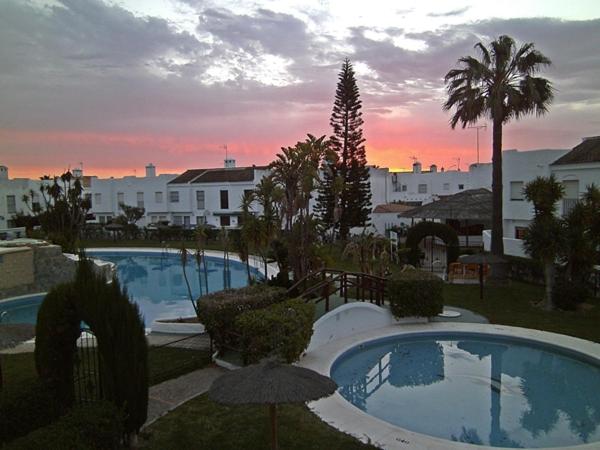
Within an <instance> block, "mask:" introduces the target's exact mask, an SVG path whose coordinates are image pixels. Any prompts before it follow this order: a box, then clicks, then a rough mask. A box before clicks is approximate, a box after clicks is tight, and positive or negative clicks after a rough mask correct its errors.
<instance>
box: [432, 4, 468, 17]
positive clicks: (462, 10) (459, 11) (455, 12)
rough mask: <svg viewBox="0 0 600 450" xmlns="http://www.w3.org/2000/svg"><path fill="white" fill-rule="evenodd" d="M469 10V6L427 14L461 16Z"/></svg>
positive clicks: (433, 15)
mask: <svg viewBox="0 0 600 450" xmlns="http://www.w3.org/2000/svg"><path fill="white" fill-rule="evenodd" d="M468 10H469V7H468V6H465V7H464V8H457V9H453V10H450V11H446V12H433V13H429V14H427V15H428V16H429V17H452V16H460V15H461V14H464V13H466V12H467V11H468Z"/></svg>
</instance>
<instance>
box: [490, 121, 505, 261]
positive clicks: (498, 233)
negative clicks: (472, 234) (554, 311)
mask: <svg viewBox="0 0 600 450" xmlns="http://www.w3.org/2000/svg"><path fill="white" fill-rule="evenodd" d="M498 115H499V114H498ZM493 127H494V129H493V137H492V148H493V154H492V245H491V250H492V254H494V255H496V256H503V255H504V241H503V240H502V239H503V230H502V119H501V118H494V124H493Z"/></svg>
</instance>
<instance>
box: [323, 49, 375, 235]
mask: <svg viewBox="0 0 600 450" xmlns="http://www.w3.org/2000/svg"><path fill="white" fill-rule="evenodd" d="M338 80H339V81H338V85H337V89H336V92H335V101H334V104H333V111H332V113H331V119H330V121H329V123H330V125H331V127H332V128H333V134H332V136H331V138H330V146H331V149H332V150H333V151H335V152H336V154H337V156H338V158H337V159H338V160H337V163H336V165H337V167H336V168H335V169H336V170H335V172H336V174H337V176H339V177H340V178H341V180H343V187H342V189H341V192H340V194H339V204H338V205H335V204H334V202H332V201H331V195H330V194H329V193H327V192H325V191H326V188H327V186H324V189H323V191H324V192H323V194H324V195H320V196H319V207H320V210H321V211H324V212H325V214H321V217H322V219H329V218H333V217H335V214H334V212H333V210H332V208H335V207H336V206H338V207H339V234H340V237H341V238H342V239H346V238H347V237H348V234H349V232H350V228H352V227H361V226H365V225H367V223H368V220H369V213H370V212H371V183H370V181H369V168H368V167H367V158H366V153H365V146H364V142H365V139H364V138H363V134H362V125H363V119H362V112H361V108H362V102H361V101H360V94H359V92H358V86H357V85H356V78H355V76H354V69H353V68H352V64H351V63H350V61H349V60H348V59H346V60H345V61H344V63H343V64H342V70H341V71H340V74H339V77H338Z"/></svg>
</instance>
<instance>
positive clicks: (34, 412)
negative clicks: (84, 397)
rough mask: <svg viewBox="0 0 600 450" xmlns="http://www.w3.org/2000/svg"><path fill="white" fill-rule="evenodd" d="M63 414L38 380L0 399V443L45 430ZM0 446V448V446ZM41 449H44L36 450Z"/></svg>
mask: <svg viewBox="0 0 600 450" xmlns="http://www.w3.org/2000/svg"><path fill="white" fill-rule="evenodd" d="M63 412H64V408H62V405H61V404H60V403H59V402H57V401H56V397H55V396H54V394H53V393H52V392H51V391H50V390H49V389H47V388H46V387H45V385H43V384H42V383H41V382H40V381H35V382H33V383H32V384H31V385H29V386H28V387H27V389H22V390H19V391H14V392H11V393H9V394H6V393H4V392H2V396H1V397H0V444H3V443H6V442H9V441H12V440H13V439H16V438H18V437H21V436H25V435H26V434H28V433H30V432H31V431H33V430H36V429H38V428H40V427H45V426H46V425H48V424H49V423H52V422H53V421H55V420H56V419H57V418H58V417H60V416H61V414H62V413H63ZM0 446H1V445H0ZM40 448H44V447H40Z"/></svg>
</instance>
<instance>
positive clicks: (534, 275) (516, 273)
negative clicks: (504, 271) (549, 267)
mask: <svg viewBox="0 0 600 450" xmlns="http://www.w3.org/2000/svg"><path fill="white" fill-rule="evenodd" d="M504 258H506V260H507V261H508V262H509V265H510V272H509V273H510V275H509V277H510V279H511V280H515V281H523V282H526V283H534V284H544V282H545V281H544V266H543V264H542V263H541V262H540V261H538V260H536V259H531V258H522V257H519V256H510V255H504Z"/></svg>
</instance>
